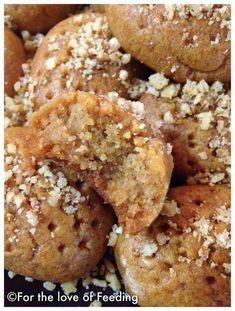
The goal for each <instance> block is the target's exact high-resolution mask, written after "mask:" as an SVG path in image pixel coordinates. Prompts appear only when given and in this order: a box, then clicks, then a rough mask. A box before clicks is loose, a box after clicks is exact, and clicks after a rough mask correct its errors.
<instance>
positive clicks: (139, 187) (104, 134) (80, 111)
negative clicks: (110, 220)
mask: <svg viewBox="0 0 235 311" xmlns="http://www.w3.org/2000/svg"><path fill="white" fill-rule="evenodd" d="M143 119H144V109H143V104H142V103H140V102H131V101H128V100H125V99H123V98H120V97H118V94H117V93H109V94H108V96H96V95H93V94H90V93H85V92H69V93H65V94H64V95H62V96H60V97H57V98H55V99H53V100H52V101H51V102H50V103H49V104H47V105H44V106H42V107H41V109H40V110H39V111H37V112H35V113H34V114H33V116H32V118H31V122H30V126H31V127H33V128H35V129H36V131H37V133H38V134H39V135H40V141H39V143H38V149H39V150H41V152H42V153H44V154H45V157H46V158H50V159H57V160H58V161H66V162H67V163H70V164H71V165H77V166H78V168H79V172H80V175H81V176H82V177H83V178H84V180H85V181H87V182H88V184H89V185H91V186H92V187H93V188H94V189H95V190H96V191H97V192H98V193H99V194H100V195H101V196H102V197H103V198H104V200H105V202H108V203H109V204H111V205H112V206H113V207H114V209H115V212H116V214H117V216H118V219H119V223H120V224H122V225H123V226H125V227H126V230H127V231H129V232H138V231H140V230H141V229H143V228H145V227H146V226H149V225H150V224H151V223H152V222H153V220H154V219H155V218H156V217H157V216H158V215H159V213H160V211H161V209H162V205H163V202H164V199H165V196H166V193H167V191H168V187H169V183H170V179H171V172H172V168H173V165H172V157H171V154H170V152H169V150H168V148H167V145H166V143H165V142H164V140H163V138H162V137H161V136H160V134H157V133H156V134H154V133H153V131H152V130H151V128H150V127H148V126H147V125H146V124H145V123H144V121H143Z"/></svg>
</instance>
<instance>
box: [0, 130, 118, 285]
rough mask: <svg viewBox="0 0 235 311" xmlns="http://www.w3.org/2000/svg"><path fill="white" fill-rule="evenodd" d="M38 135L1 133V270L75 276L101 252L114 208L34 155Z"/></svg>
mask: <svg viewBox="0 0 235 311" xmlns="http://www.w3.org/2000/svg"><path fill="white" fill-rule="evenodd" d="M36 138H37V133H35V132H34V131H32V130H30V129H28V128H10V129H7V130H6V131H5V253H4V255H5V268H6V269H9V270H11V271H14V272H15V273H18V274H21V275H24V276H27V277H32V278H35V279H38V280H45V281H52V282H65V281H69V280H74V279H77V278H80V277H82V276H83V275H84V274H85V273H86V272H88V271H89V270H90V269H92V268H94V267H95V266H96V264H97V263H98V262H99V260H100V259H101V258H102V256H103V255H104V252H105V250H106V246H107V234H108V233H109V231H110V229H111V227H112V224H113V220H114V217H113V213H112V209H111V208H110V207H107V206H104V204H103V201H102V199H101V198H100V197H99V196H98V195H97V194H96V193H95V192H94V191H93V190H92V189H91V188H89V187H88V186H87V184H86V183H82V182H80V181H79V180H78V178H77V172H76V171H75V170H74V169H72V168H70V167H68V166H64V165H58V163H56V162H54V161H48V160H45V159H43V158H40V155H39V154H38V156H39V157H35V154H34V155H32V151H33V150H35V147H36V145H37V143H38V141H37V139H36Z"/></svg>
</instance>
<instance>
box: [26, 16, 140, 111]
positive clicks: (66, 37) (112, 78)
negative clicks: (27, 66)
mask: <svg viewBox="0 0 235 311" xmlns="http://www.w3.org/2000/svg"><path fill="white" fill-rule="evenodd" d="M135 74H136V63H135V62H133V61H131V56H130V54H126V53H124V52H123V51H122V50H121V46H120V44H119V42H118V41H117V39H116V38H113V37H112V35H111V32H110V29H109V26H108V22H107V18H106V16H104V15H102V14H100V13H92V12H86V13H81V14H79V15H75V16H72V17H70V18H68V19H66V20H64V21H62V22H61V23H59V24H58V25H56V26H55V27H54V28H53V29H52V30H51V31H50V32H49V33H48V34H47V36H46V37H45V39H44V40H43V42H42V44H41V45H40V47H39V48H38V51H37V53H36V55H35V57H34V59H33V62H32V69H31V75H32V77H33V79H34V80H35V81H36V83H37V85H36V90H35V91H36V97H37V103H38V105H39V106H40V105H43V104H46V103H48V102H49V101H50V99H51V98H53V97H55V96H59V95H60V94H62V93H63V92H64V91H66V90H81V91H86V92H94V93H96V94H106V93H108V92H112V91H115V92H118V93H119V94H120V96H122V97H129V95H128V94H127V88H128V87H129V84H130V83H131V81H132V79H133V77H134V76H135Z"/></svg>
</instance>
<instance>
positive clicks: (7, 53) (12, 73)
mask: <svg viewBox="0 0 235 311" xmlns="http://www.w3.org/2000/svg"><path fill="white" fill-rule="evenodd" d="M24 62H26V54H25V51H24V46H23V44H22V42H21V40H20V39H19V38H18V37H17V36H16V35H15V34H14V32H12V31H11V30H10V29H9V28H7V27H5V28H4V93H5V94H7V95H8V96H14V94H15V90H14V84H15V82H16V81H17V80H18V79H19V77H20V76H21V75H22V74H23V72H22V68H21V66H22V64H23V63H24Z"/></svg>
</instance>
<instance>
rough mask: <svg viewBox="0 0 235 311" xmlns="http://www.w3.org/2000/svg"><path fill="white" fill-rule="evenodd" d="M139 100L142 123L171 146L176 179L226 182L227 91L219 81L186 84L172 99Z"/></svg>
mask: <svg viewBox="0 0 235 311" xmlns="http://www.w3.org/2000/svg"><path fill="white" fill-rule="evenodd" d="M140 101H141V102H143V103H144V106H145V112H146V116H145V117H146V122H148V123H150V124H151V126H152V128H153V129H154V130H156V131H159V129H160V130H161V132H162V133H163V135H164V137H165V140H166V141H167V142H168V143H170V144H171V145H172V147H173V149H172V155H173V158H174V177H175V179H176V180H178V181H185V179H187V180H188V183H224V184H225V183H230V170H231V155H230V153H231V133H230V118H231V111H230V109H231V98H230V91H228V92H226V91H225V90H224V88H223V85H222V84H221V83H220V82H215V83H214V84H213V85H211V86H209V85H208V84H207V83H206V82H205V81H200V82H199V83H197V82H193V81H188V82H187V83H186V84H185V85H184V87H183V88H182V90H181V94H180V95H179V96H178V97H175V98H174V99H171V100H170V99H167V98H156V97H154V96H153V95H150V94H145V95H143V96H142V97H141V99H140Z"/></svg>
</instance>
